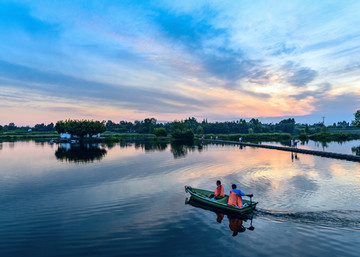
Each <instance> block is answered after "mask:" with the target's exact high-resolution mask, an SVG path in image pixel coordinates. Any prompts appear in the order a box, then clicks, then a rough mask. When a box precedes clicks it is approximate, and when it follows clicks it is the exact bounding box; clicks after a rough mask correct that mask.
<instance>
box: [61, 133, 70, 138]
mask: <svg viewBox="0 0 360 257" xmlns="http://www.w3.org/2000/svg"><path fill="white" fill-rule="evenodd" d="M60 138H61V139H70V138H71V135H70V134H69V133H67V132H66V133H60Z"/></svg>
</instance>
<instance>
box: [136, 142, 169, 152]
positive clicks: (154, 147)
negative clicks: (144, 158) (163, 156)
mask: <svg viewBox="0 0 360 257" xmlns="http://www.w3.org/2000/svg"><path fill="white" fill-rule="evenodd" d="M167 146H168V144H167V143H152V142H135V148H141V149H144V150H145V152H155V151H159V152H162V151H165V149H166V148H167Z"/></svg>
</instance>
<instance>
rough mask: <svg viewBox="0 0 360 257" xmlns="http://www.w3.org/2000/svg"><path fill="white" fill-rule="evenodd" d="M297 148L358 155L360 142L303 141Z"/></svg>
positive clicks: (287, 144) (270, 143)
mask: <svg viewBox="0 0 360 257" xmlns="http://www.w3.org/2000/svg"><path fill="white" fill-rule="evenodd" d="M285 143H286V144H285ZM263 144H267V145H280V146H290V141H289V142H284V143H283V144H281V143H278V142H265V143H263ZM297 148H301V149H308V150H316V151H325V152H332V153H342V154H352V155H360V140H351V141H344V142H328V143H325V142H324V143H321V142H316V141H312V140H309V141H307V142H305V141H303V142H300V143H299V144H298V145H297Z"/></svg>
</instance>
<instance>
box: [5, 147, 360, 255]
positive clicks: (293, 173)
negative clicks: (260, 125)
mask: <svg viewBox="0 0 360 257" xmlns="http://www.w3.org/2000/svg"><path fill="white" fill-rule="evenodd" d="M217 179H221V180H222V183H223V185H224V187H225V191H226V193H228V192H229V189H230V186H231V184H232V183H236V184H237V185H238V187H239V188H240V189H241V190H242V191H244V192H246V193H253V194H254V200H256V201H259V204H258V210H257V211H256V213H255V215H254V217H253V219H252V223H251V220H250V219H248V220H243V221H242V227H243V228H245V230H244V229H243V230H244V231H243V232H240V233H238V234H237V235H236V236H233V234H234V233H233V231H232V230H231V229H230V228H232V229H234V224H235V223H236V222H239V221H236V222H235V223H234V221H233V220H229V218H228V217H227V216H225V217H224V218H223V220H222V221H221V223H219V222H217V215H216V214H215V213H213V212H211V211H207V210H204V209H201V208H197V207H194V206H191V205H189V204H186V205H185V199H186V197H189V195H187V194H186V193H185V191H184V185H191V186H193V187H200V188H205V189H211V190H213V189H214V188H215V181H216V180H217ZM0 204H1V211H0V256H2V257H4V256H360V246H359V245H360V163H356V162H348V161H344V160H335V159H329V158H321V157H317V156H311V155H300V154H298V155H297V158H292V157H291V153H289V152H282V151H276V150H269V149H261V148H251V147H244V148H242V149H239V147H235V146H231V145H224V146H222V145H205V146H193V147H188V146H182V145H173V146H171V145H166V144H165V145H164V144H162V145H161V144H158V145H151V144H145V145H144V144H127V145H119V144H116V145H113V146H111V147H109V146H107V145H85V146H76V145H75V146H74V145H73V146H70V145H61V146H60V145H56V144H54V145H50V144H47V143H45V144H40V143H35V142H14V143H1V144H0ZM236 224H238V223H236ZM236 224H235V225H236ZM251 226H253V227H254V228H255V229H254V230H251V229H248V228H251Z"/></svg>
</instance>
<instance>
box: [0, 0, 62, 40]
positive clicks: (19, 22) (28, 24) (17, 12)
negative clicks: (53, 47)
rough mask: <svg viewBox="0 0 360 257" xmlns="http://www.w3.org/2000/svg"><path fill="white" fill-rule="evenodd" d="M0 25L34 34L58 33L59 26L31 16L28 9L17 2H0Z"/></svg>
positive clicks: (52, 34)
mask: <svg viewBox="0 0 360 257" xmlns="http://www.w3.org/2000/svg"><path fill="white" fill-rule="evenodd" d="M0 17H1V19H0V27H1V28H2V29H6V30H9V29H11V30H14V29H17V30H21V31H25V32H27V33H29V34H35V35H36V36H42V35H44V34H46V37H49V36H54V35H58V34H59V26H58V25H56V24H52V23H48V22H44V21H42V20H39V19H37V18H36V17H34V16H32V15H31V13H30V9H29V8H28V7H26V6H24V5H20V4H18V3H8V2H1V3H0Z"/></svg>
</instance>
